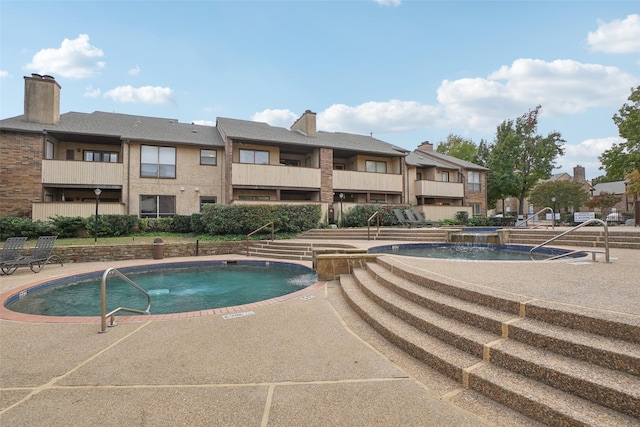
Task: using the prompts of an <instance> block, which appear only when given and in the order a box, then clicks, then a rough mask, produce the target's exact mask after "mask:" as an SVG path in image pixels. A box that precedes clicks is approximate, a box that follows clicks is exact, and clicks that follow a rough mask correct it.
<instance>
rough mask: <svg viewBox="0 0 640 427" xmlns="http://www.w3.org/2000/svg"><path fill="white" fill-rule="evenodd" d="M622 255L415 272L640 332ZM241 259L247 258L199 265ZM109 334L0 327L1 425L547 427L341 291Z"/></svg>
mask: <svg viewBox="0 0 640 427" xmlns="http://www.w3.org/2000/svg"><path fill="white" fill-rule="evenodd" d="M353 243H354V245H355V246H359V245H361V246H366V245H369V243H365V242H353ZM385 244H387V242H385ZM611 254H612V261H613V262H612V263H611V264H605V263H602V262H598V263H589V262H587V263H584V262H582V263H575V262H574V263H571V262H553V263H552V262H542V263H523V262H516V263H513V262H460V261H448V260H419V261H411V262H412V265H414V266H418V267H420V268H423V269H424V270H425V273H426V274H427V273H428V274H438V275H443V276H446V277H449V278H451V279H454V280H462V281H465V282H466V283H473V284H476V285H477V286H483V287H495V288H499V289H501V290H506V291H509V292H517V293H523V294H527V295H531V296H533V297H536V298H547V299H550V300H554V301H559V302H563V303H566V304H573V305H579V306H584V307H592V308H593V309H598V310H607V311H614V312H619V313H624V314H625V315H629V316H631V318H633V319H636V318H637V320H638V323H639V324H640V316H638V313H640V280H639V279H638V277H640V252H638V251H633V250H621V249H613V250H612V251H611ZM230 258H236V259H246V258H245V257H238V256H235V257H231V256H224V257H221V256H219V257H206V258H205V257H200V258H199V259H203V260H204V259H230ZM252 259H253V258H252ZM189 260H193V258H190V259H189ZM167 261H171V262H175V261H180V259H170V260H163V261H152V260H137V261H122V262H117V263H113V262H111V263H108V265H107V264H104V263H90V264H68V265H65V266H64V267H60V266H58V265H51V266H47V267H45V268H44V269H43V270H42V272H41V273H39V274H37V275H34V274H33V273H31V271H29V270H28V269H22V270H19V271H18V272H16V273H15V274H14V275H12V276H9V277H6V276H3V277H0V291H4V292H6V291H8V290H11V289H14V290H15V289H16V288H18V287H22V286H25V285H26V284H33V283H37V282H41V281H43V280H45V279H47V278H51V277H55V276H59V275H63V274H64V275H67V274H77V273H79V272H82V271H90V270H103V269H105V268H107V267H111V266H115V267H120V266H124V265H132V264H149V263H155V262H167ZM303 264H304V263H303ZM307 265H309V264H307ZM245 314H247V313H246V312H245ZM98 330H99V324H98V323H97V321H96V322H94V323H33V322H18V321H10V320H0V425H3V426H4V425H6V426H37V425H47V426H69V425H74V426H85V425H87V426H89V425H90V426H102V425H105V426H106V425H110V426H111V425H116V424H126V425H140V426H158V425H163V426H164V425H167V426H182V425H184V426H200V425H202V426H205V425H206V426H212V425H215V426H303V425H304V426H344V425H349V426H396V425H402V426H472V425H473V426H478V425H504V426H506V425H531V426H535V425H537V423H535V422H533V421H531V420H528V419H526V418H524V417H521V416H519V415H518V414H515V413H513V412H512V411H510V410H508V409H506V408H504V407H501V406H500V405H497V404H495V403H493V402H491V401H488V400H487V399H485V398H483V397H482V396H479V395H477V394H475V393H473V392H471V391H469V390H462V389H461V388H460V385H459V384H457V383H455V382H454V381H452V380H449V379H448V378H445V377H443V376H441V375H439V374H437V373H435V372H433V371H431V370H430V369H428V368H426V367H425V366H424V365H422V364H421V363H418V362H416V361H415V360H413V359H411V358H410V357H408V356H406V355H405V354H404V353H403V352H402V351H400V350H398V349H396V348H395V347H393V346H391V345H389V344H388V343H387V342H386V341H385V340H384V339H382V338H381V337H380V336H379V335H377V334H376V333H375V332H372V331H371V329H370V328H368V327H367V326H366V325H365V324H364V323H363V322H362V321H361V320H360V319H359V318H357V316H355V315H354V314H353V312H351V311H350V310H349V309H348V307H346V306H345V304H344V301H343V300H342V298H341V296H340V289H339V285H338V284H337V282H329V283H327V284H324V285H323V286H319V287H316V288H315V289H313V290H310V291H308V292H307V293H306V294H305V295H296V296H295V297H294V298H290V299H288V300H284V301H280V302H277V303H273V304H269V305H264V306H260V307H256V308H253V309H252V310H251V312H250V313H248V314H247V315H242V316H238V317H231V318H227V319H225V318H224V317H223V316H222V315H205V316H197V317H191V318H180V319H175V320H147V319H145V318H144V317H142V318H141V320H140V318H139V320H138V321H127V322H121V323H120V324H119V325H118V326H117V327H115V328H111V329H110V331H109V332H108V333H106V334H99V333H98ZM461 408H465V409H461ZM480 417H481V418H480Z"/></svg>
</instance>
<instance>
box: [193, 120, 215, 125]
mask: <svg viewBox="0 0 640 427" xmlns="http://www.w3.org/2000/svg"><path fill="white" fill-rule="evenodd" d="M192 123H193V124H196V125H200V126H215V125H216V122H214V121H212V120H194V121H193V122H192Z"/></svg>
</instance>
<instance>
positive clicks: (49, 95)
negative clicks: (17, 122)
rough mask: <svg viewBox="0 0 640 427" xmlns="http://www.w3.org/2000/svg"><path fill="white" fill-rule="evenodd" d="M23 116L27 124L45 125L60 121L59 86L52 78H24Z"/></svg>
mask: <svg viewBox="0 0 640 427" xmlns="http://www.w3.org/2000/svg"><path fill="white" fill-rule="evenodd" d="M24 116H25V119H26V120H27V121H28V122H35V123H42V124H47V125H51V124H54V123H58V122H59V121H60V85H59V84H58V82H56V79H55V78H54V77H53V76H48V75H44V76H41V75H40V74H35V73H34V74H31V77H27V76H25V77H24Z"/></svg>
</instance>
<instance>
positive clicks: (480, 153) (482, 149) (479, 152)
mask: <svg viewBox="0 0 640 427" xmlns="http://www.w3.org/2000/svg"><path fill="white" fill-rule="evenodd" d="M490 155H491V148H490V145H489V144H488V143H487V141H485V140H484V139H481V140H480V144H478V148H477V149H476V155H475V157H474V158H473V161H472V163H475V164H476V165H480V166H487V164H488V163H489V156H490Z"/></svg>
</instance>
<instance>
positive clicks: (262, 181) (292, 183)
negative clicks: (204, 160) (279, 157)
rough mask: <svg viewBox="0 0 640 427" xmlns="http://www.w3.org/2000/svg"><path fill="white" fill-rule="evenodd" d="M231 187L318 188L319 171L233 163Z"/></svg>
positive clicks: (293, 167)
mask: <svg viewBox="0 0 640 427" xmlns="http://www.w3.org/2000/svg"><path fill="white" fill-rule="evenodd" d="M231 183H232V185H234V186H236V185H243V186H252V187H258V188H259V187H289V188H313V189H319V188H320V169H313V168H300V167H295V166H282V165H256V164H253V163H251V164H246V163H234V164H233V169H232V173H231Z"/></svg>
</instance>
